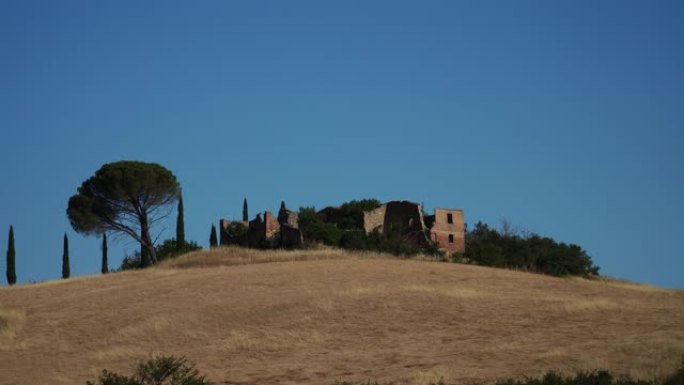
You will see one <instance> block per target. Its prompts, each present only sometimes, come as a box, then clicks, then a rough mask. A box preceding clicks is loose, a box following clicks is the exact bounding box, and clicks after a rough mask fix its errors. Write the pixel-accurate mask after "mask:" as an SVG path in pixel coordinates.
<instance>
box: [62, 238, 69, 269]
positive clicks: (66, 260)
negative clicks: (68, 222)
mask: <svg viewBox="0 0 684 385" xmlns="http://www.w3.org/2000/svg"><path fill="white" fill-rule="evenodd" d="M69 275H71V269H70V268H69V238H67V235H66V233H64V252H63V253H62V279H67V278H69Z"/></svg>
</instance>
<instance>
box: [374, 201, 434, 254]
mask: <svg viewBox="0 0 684 385" xmlns="http://www.w3.org/2000/svg"><path fill="white" fill-rule="evenodd" d="M386 206H387V209H386V212H385V222H384V224H383V232H384V233H385V234H390V233H394V234H399V235H401V236H402V237H404V238H408V239H411V240H413V241H415V242H417V243H418V244H424V243H426V242H427V241H428V239H429V238H428V235H427V232H426V230H427V228H426V227H425V222H424V221H423V209H422V207H421V206H420V205H419V204H417V203H413V202H409V201H392V202H388V203H387V204H386Z"/></svg>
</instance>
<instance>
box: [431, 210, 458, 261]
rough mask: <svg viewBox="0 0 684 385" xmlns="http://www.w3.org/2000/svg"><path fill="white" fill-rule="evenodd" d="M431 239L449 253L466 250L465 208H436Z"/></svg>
mask: <svg viewBox="0 0 684 385" xmlns="http://www.w3.org/2000/svg"><path fill="white" fill-rule="evenodd" d="M430 239H431V240H432V241H434V242H436V243H437V244H438V245H439V248H440V249H443V250H444V251H446V252H448V253H454V252H459V253H463V252H464V251H465V222H464V220H463V210H455V209H435V215H434V222H433V224H432V227H431V228H430Z"/></svg>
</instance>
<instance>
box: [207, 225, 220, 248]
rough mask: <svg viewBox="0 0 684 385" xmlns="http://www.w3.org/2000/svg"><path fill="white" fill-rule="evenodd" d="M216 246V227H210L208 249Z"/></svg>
mask: <svg viewBox="0 0 684 385" xmlns="http://www.w3.org/2000/svg"><path fill="white" fill-rule="evenodd" d="M216 246H218V239H217V238H216V226H214V225H213V224H212V225H211V234H209V247H216Z"/></svg>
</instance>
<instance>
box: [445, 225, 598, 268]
mask: <svg viewBox="0 0 684 385" xmlns="http://www.w3.org/2000/svg"><path fill="white" fill-rule="evenodd" d="M460 257H461V256H460V255H456V256H453V259H459V258H460ZM463 257H464V258H465V259H467V260H468V261H471V262H474V263H477V264H479V265H484V266H495V267H508V268H517V269H524V270H528V271H536V272H539V273H544V274H550V275H555V276H566V275H581V276H588V275H597V274H598V270H599V268H598V266H596V265H594V264H593V262H592V261H591V257H589V255H587V253H586V252H585V251H584V250H583V249H582V248H581V247H580V246H578V245H574V244H566V243H562V242H561V243H559V242H556V241H555V240H553V239H551V238H548V237H541V236H539V235H536V234H532V235H528V236H520V235H517V234H510V233H500V232H498V231H496V230H495V229H492V228H490V227H489V226H488V225H486V224H484V223H482V222H478V223H477V224H476V225H475V227H474V228H473V229H472V230H471V231H469V232H468V233H467V234H466V252H465V254H464V255H463Z"/></svg>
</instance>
